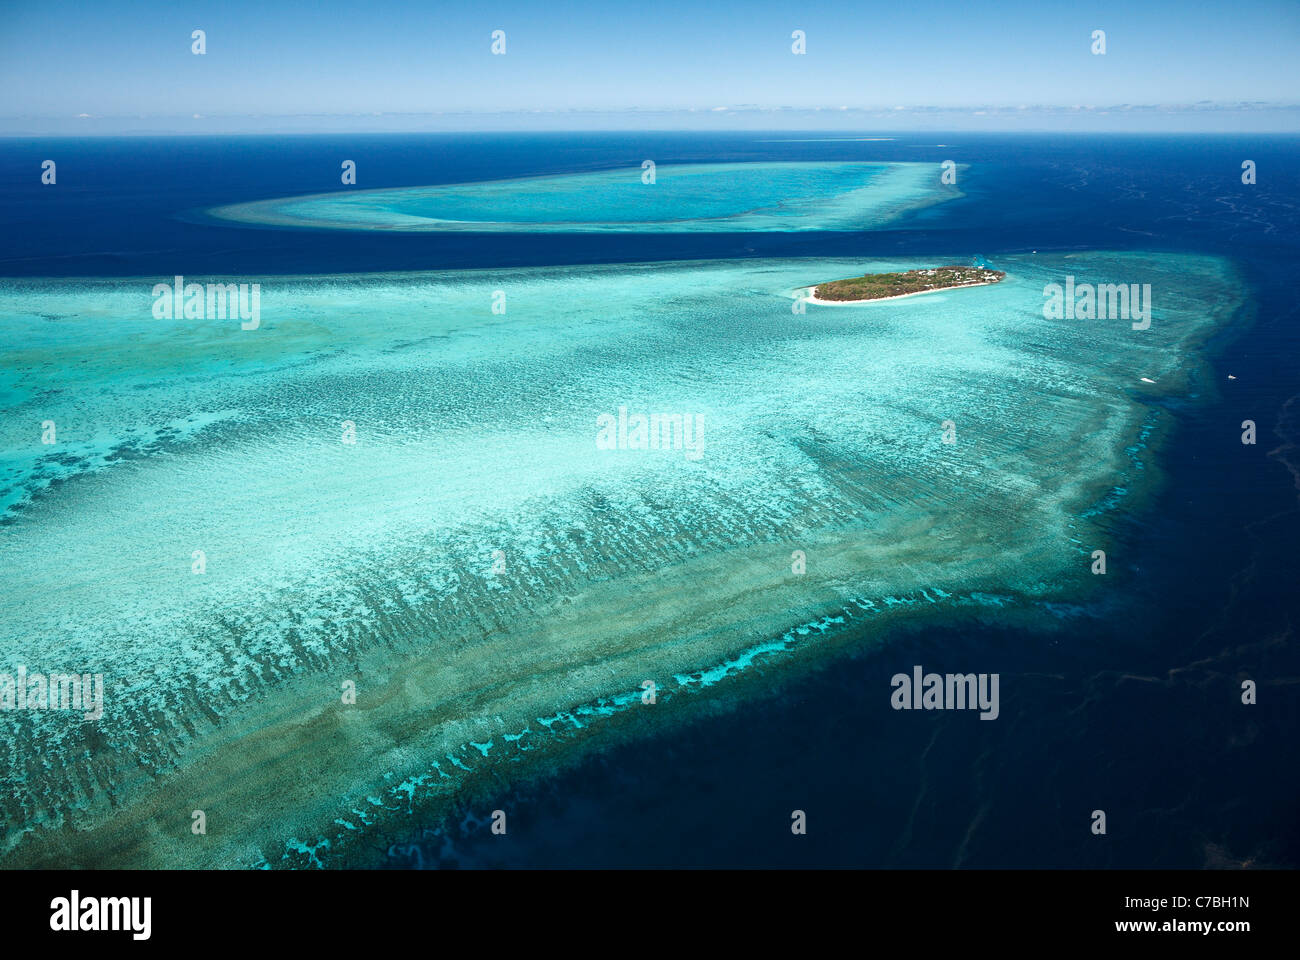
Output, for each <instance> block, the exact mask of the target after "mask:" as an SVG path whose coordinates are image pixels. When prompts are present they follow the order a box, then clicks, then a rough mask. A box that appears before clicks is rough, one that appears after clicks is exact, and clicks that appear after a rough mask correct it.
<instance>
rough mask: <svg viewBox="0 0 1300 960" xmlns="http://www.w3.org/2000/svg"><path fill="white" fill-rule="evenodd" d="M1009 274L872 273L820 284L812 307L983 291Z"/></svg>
mask: <svg viewBox="0 0 1300 960" xmlns="http://www.w3.org/2000/svg"><path fill="white" fill-rule="evenodd" d="M1005 276H1006V274H1005V273H1003V272H1002V271H1001V270H990V269H988V268H987V267H963V266H957V265H953V266H947V267H929V268H927V269H924V270H908V271H906V272H904V273H868V274H865V275H864V276H861V277H850V278H849V279H847V280H832V281H830V282H829V283H819V284H818V285H817V286H815V287H813V288H812V290H811V291H809V297H808V299H809V302H811V303H860V302H862V301H864V300H892V299H894V298H895V297H912V296H915V295H917V294H918V293H933V292H934V291H936V290H950V289H952V288H954V287H982V286H984V285H986V284H990V283H997V282H998V281H999V280H1001V279H1002V278H1003V277H1005Z"/></svg>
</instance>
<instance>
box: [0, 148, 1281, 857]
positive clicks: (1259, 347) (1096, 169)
mask: <svg viewBox="0 0 1300 960" xmlns="http://www.w3.org/2000/svg"><path fill="white" fill-rule="evenodd" d="M870 135H872V136H882V135H884V134H870ZM800 136H802V137H807V138H810V140H813V138H816V137H817V136H818V135H817V134H804V135H792V134H788V133H783V134H754V133H743V134H741V133H735V134H726V135H720V134H719V135H701V134H674V133H657V134H656V133H646V134H552V135H486V134H484V135H403V136H346V137H340V136H320V137H312V136H297V137H284V138H277V137H245V138H241V137H223V138H199V137H192V138H179V137H178V138H163V139H150V138H122V139H97V140H72V139H60V140H40V141H33V140H23V139H8V140H0V277H95V276H171V275H173V274H186V275H196V276H198V275H250V274H251V275H260V276H265V275H269V274H335V273H354V272H356V273H360V272H373V271H408V270H433V269H445V268H456V267H487V266H494V267H501V266H511V265H519V266H524V265H547V264H565V263H575V264H576V263H597V262H620V261H646V260H669V259H700V258H732V257H765V256H820V255H826V256H832V255H833V256H856V255H862V256H864V257H865V256H917V257H919V256H926V255H934V256H944V257H951V256H953V255H964V256H983V257H985V258H988V260H989V261H990V262H991V263H992V264H993V265H994V266H996V263H997V256H998V255H999V254H1001V253H1013V252H1014V253H1020V252H1027V251H1030V250H1037V251H1040V252H1044V251H1068V250H1075V249H1077V250H1085V249H1093V250H1096V249H1102V250H1129V249H1133V250H1158V251H1191V252H1200V253H1211V254H1217V255H1222V256H1226V257H1230V258H1232V259H1233V260H1234V262H1235V263H1236V264H1237V265H1238V266H1239V268H1240V269H1241V271H1242V274H1243V276H1244V277H1245V278H1246V281H1247V282H1248V283H1249V285H1250V290H1249V294H1250V300H1251V309H1250V310H1248V311H1247V312H1246V313H1247V316H1244V317H1243V318H1242V321H1241V323H1240V324H1239V325H1238V327H1237V328H1235V329H1233V330H1229V331H1226V332H1224V333H1223V334H1222V335H1220V336H1219V337H1218V338H1217V339H1216V340H1215V341H1214V343H1213V344H1212V349H1211V362H1212V367H1213V371H1214V384H1215V386H1216V390H1215V391H1212V392H1210V393H1207V395H1206V396H1205V397H1202V398H1200V399H1199V400H1196V401H1194V402H1188V403H1180V404H1179V405H1178V406H1177V407H1175V408H1174V409H1173V413H1174V416H1175V418H1176V421H1177V424H1178V426H1177V429H1176V431H1175V433H1174V435H1173V438H1172V440H1171V442H1170V443H1169V444H1168V445H1167V447H1165V448H1164V449H1163V451H1162V457H1163V460H1162V466H1163V467H1164V468H1165V470H1166V471H1167V479H1168V482H1167V484H1166V486H1165V487H1164V489H1163V490H1162V492H1161V493H1160V495H1159V497H1158V499H1157V501H1156V502H1155V504H1154V505H1153V506H1152V507H1150V508H1149V509H1147V510H1145V511H1144V512H1143V513H1141V514H1139V515H1126V516H1124V517H1123V519H1122V521H1119V522H1122V523H1123V525H1124V527H1123V530H1122V531H1121V533H1122V535H1123V538H1124V541H1125V542H1126V544H1127V545H1128V549H1127V550H1126V551H1125V556H1124V558H1123V560H1122V561H1117V564H1116V569H1115V570H1114V571H1113V573H1114V574H1115V575H1116V577H1117V579H1119V580H1121V581H1122V589H1121V591H1119V592H1120V593H1121V594H1122V599H1116V600H1115V601H1113V602H1111V603H1110V604H1108V605H1107V606H1106V608H1105V609H1095V608H1090V609H1072V608H1061V609H1054V610H1045V611H1044V616H1047V617H1055V618H1057V620H1058V621H1059V622H1058V624H1057V626H1056V628H1055V629H1052V630H1044V631H1041V632H1035V631H1029V630H1025V631H1011V630H1008V629H1006V628H1002V627H998V626H996V625H994V624H992V623H979V622H969V623H967V624H965V625H964V626H961V627H945V628H942V629H938V628H927V629H918V630H915V631H913V632H911V633H908V634H905V635H898V636H894V637H891V638H890V641H889V643H888V644H886V645H885V647H884V648H883V649H877V648H876V647H875V646H874V645H872V644H868V643H864V644H863V645H862V650H863V651H864V652H862V653H859V654H857V655H842V656H839V657H837V658H835V659H828V660H826V661H824V662H823V663H822V664H821V666H820V668H819V669H818V670H817V671H816V672H814V673H812V674H804V673H800V674H797V675H794V674H792V675H789V676H786V675H783V674H782V671H781V669H780V667H779V666H771V665H770V666H767V667H761V668H759V670H760V672H762V673H763V675H764V677H765V678H766V680H767V685H768V688H769V689H768V690H766V691H765V692H764V691H762V690H756V689H755V687H756V685H755V684H753V683H751V684H749V685H748V687H747V690H748V694H747V696H746V697H745V698H743V699H737V700H736V701H735V702H731V703H719V704H717V707H716V710H715V711H713V712H711V713H710V714H709V715H708V716H707V718H701V719H699V720H697V721H695V722H692V723H689V724H686V725H684V726H681V727H675V728H674V729H672V730H669V731H663V732H659V733H648V734H647V735H646V736H644V737H642V738H640V739H637V740H634V741H632V742H629V743H626V744H624V745H622V746H619V747H617V748H614V749H611V750H608V751H606V752H605V753H603V754H601V755H599V756H596V757H593V758H591V759H588V760H586V761H583V762H582V763H581V764H579V765H577V766H575V767H573V768H570V769H568V770H565V771H561V772H559V773H557V774H556V775H554V776H552V777H550V778H548V779H544V780H540V781H537V782H534V783H531V784H526V785H522V786H517V787H514V788H511V789H510V790H508V791H505V792H503V794H502V796H501V797H498V798H495V799H493V800H490V801H486V802H484V803H482V804H479V805H477V806H475V807H474V809H471V810H467V811H466V818H465V820H464V823H463V824H460V825H457V824H452V825H450V826H445V825H441V824H429V825H419V824H417V825H416V826H415V827H413V828H412V830H411V832H410V833H409V834H408V835H403V836H395V837H390V838H385V843H386V844H387V843H390V842H391V844H392V847H393V849H394V850H396V851H400V852H399V853H396V854H394V855H393V856H392V857H391V858H390V861H389V862H391V864H392V865H393V866H408V865H413V864H417V863H418V864H419V865H423V866H462V867H472V866H498V865H501V866H529V867H542V866H634V865H652V866H696V865H698V866H845V867H848V866H871V867H876V866H878V867H949V866H963V867H1030V866H1033V867H1133V868H1142V867H1201V866H1209V867H1227V866H1235V865H1242V864H1250V865H1255V866H1290V867H1295V866H1300V763H1298V762H1297V761H1298V760H1300V756H1298V754H1300V750H1298V749H1297V744H1296V740H1295V736H1294V733H1295V731H1296V730H1297V729H1298V728H1300V696H1298V694H1300V655H1298V653H1297V644H1296V637H1295V631H1296V627H1297V624H1298V623H1300V551H1298V550H1297V546H1298V545H1300V511H1298V510H1297V506H1298V504H1297V496H1298V493H1300V308H1298V307H1297V302H1296V294H1295V290H1294V285H1295V283H1296V279H1297V273H1298V271H1297V269H1296V265H1297V263H1298V262H1300V137H1289V136H1288V137H1281V136H1259V137H1242V136H1195V137H1192V136H1185V137H1173V136H1168V137H1140V136H1091V135H1089V136H1084V135H1053V136H1048V135H1017V136H997V135H973V134H967V133H961V134H958V133H949V134H934V133H927V134H900V135H898V136H897V139H895V140H892V141H880V142H866V141H859V142H842V141H834V140H823V141H820V142H818V141H815V140H813V142H782V141H785V140H790V139H791V138H795V137H800ZM941 145H942V146H941ZM341 157H347V158H351V159H354V160H356V162H357V168H358V184H357V186H358V188H360V189H370V188H379V187H390V186H414V185H424V184H437V183H453V182H469V181H479V180H488V179H497V178H504V177H522V176H530V175H538V174H549V173H566V172H576V171H584V170H601V169H611V168H617V167H622V166H628V167H633V168H635V167H639V165H640V163H641V161H642V160H643V159H646V158H653V159H654V160H655V161H656V162H657V163H659V164H667V163H674V162H719V161H743V160H908V161H932V162H935V163H936V164H937V163H939V162H940V161H942V160H945V159H954V160H957V161H958V162H959V163H965V164H970V168H969V171H968V172H966V173H965V174H964V175H963V180H962V182H961V183H959V187H960V188H961V190H962V191H963V192H964V193H965V197H964V198H962V199H960V200H957V201H954V202H949V203H944V204H941V205H938V206H934V207H930V208H927V209H925V210H923V211H921V212H919V213H916V214H913V215H911V216H909V217H906V218H904V219H902V220H900V221H897V222H896V223H895V224H894V225H893V228H892V229H887V230H878V231H871V232H862V233H788V234H754V233H748V234H743V235H742V234H704V233H696V234H691V235H681V236H677V235H671V234H641V235H626V236H618V235H608V234H605V235H591V234H586V235H555V234H548V235H522V234H520V235H509V234H499V233H497V234H492V235H472V234H463V233H457V234H454V235H446V234H385V233H382V232H377V231H368V232H355V233H350V232H346V231H309V230H280V229H261V228H251V227H243V226H235V225H231V224H227V223H217V222H214V221H210V220H208V219H207V218H206V217H205V216H204V214H203V213H202V211H203V210H204V209H206V208H209V207H212V206H216V205H220V204H227V203H236V202H243V201H249V200H254V199H261V198H272V197H280V196H287V195H292V194H306V193H317V192H327V191H332V190H334V189H336V188H337V186H338V178H339V160H340V158H341ZM50 158H53V159H55V160H56V161H57V163H58V185H57V188H55V189H51V188H48V187H43V186H42V185H41V183H40V169H41V167H40V165H41V162H42V161H43V160H45V159H50ZM1247 159H1250V160H1254V161H1255V163H1256V165H1257V171H1258V174H1257V175H1258V182H1257V183H1256V184H1253V185H1245V184H1242V182H1241V163H1242V161H1243V160H1247ZM1229 374H1231V375H1232V376H1233V377H1234V378H1235V379H1232V380H1229V379H1228V375H1229ZM1211 393H1212V394H1213V395H1211ZM1245 419H1253V420H1254V421H1256V423H1257V424H1258V427H1259V435H1260V438H1259V443H1258V445H1257V446H1255V447H1243V445H1242V444H1241V442H1240V424H1241V422H1242V421H1243V420H1245ZM963 658H965V659H968V660H969V661H970V662H971V663H972V664H974V663H978V664H980V669H981V670H988V671H995V672H999V673H1000V674H1001V676H1002V691H1003V693H1002V715H1001V717H1000V719H999V720H998V721H997V722H995V723H981V722H980V721H979V719H978V717H977V716H976V715H975V714H973V713H969V712H962V711H955V712H952V713H947V714H945V715H943V716H941V717H936V715H935V714H925V715H920V714H913V713H908V712H903V713H898V712H895V711H893V710H891V709H890V708H889V705H888V699H887V697H886V696H884V695H882V694H881V691H882V690H887V689H888V678H889V677H890V676H891V675H892V674H894V673H895V672H897V671H898V670H899V669H906V668H907V667H910V665H912V664H926V663H937V662H940V661H943V662H945V663H956V662H959V661H960V660H962V659H963ZM1243 679H1253V680H1255V681H1256V682H1257V684H1258V688H1259V694H1258V696H1259V702H1258V704H1257V705H1255V706H1252V707H1245V706H1243V705H1242V704H1241V703H1240V698H1239V689H1240V683H1241V681H1242V680H1243ZM497 806H509V808H510V809H511V810H512V811H513V814H512V821H511V831H510V836H511V842H510V843H509V844H503V843H501V842H499V838H497V837H494V836H492V835H491V834H490V833H489V832H488V830H487V829H486V827H485V826H484V825H483V824H482V822H481V819H480V818H482V817H483V816H484V814H485V812H486V811H490V810H491V809H493V808H494V807H497ZM796 808H799V809H805V810H807V811H808V814H809V821H808V822H809V828H808V835H807V836H806V837H794V836H792V835H791V834H790V831H789V830H788V829H787V828H786V827H787V825H788V823H789V817H790V811H791V810H792V809H796ZM1097 808H1102V809H1105V810H1106V811H1107V816H1108V831H1107V834H1106V835H1105V836H1102V837H1098V836H1094V835H1092V833H1091V832H1090V830H1089V829H1088V827H1089V823H1090V821H1089V816H1090V813H1091V811H1092V810H1094V809H1097ZM417 851H418V852H417Z"/></svg>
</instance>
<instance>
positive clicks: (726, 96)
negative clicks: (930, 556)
mask: <svg viewBox="0 0 1300 960" xmlns="http://www.w3.org/2000/svg"><path fill="white" fill-rule="evenodd" d="M195 28H201V29H203V30H205V31H206V32H207V54H206V55H205V56H201V57H200V56H194V55H193V54H191V52H190V43H191V41H190V32H191V31H192V30H193V29H195ZM495 29H502V30H505V31H506V36H507V53H506V55H505V56H492V55H491V53H490V50H489V48H490V43H491V39H490V35H491V32H492V31H493V30H495ZM795 29H802V30H804V31H805V32H806V34H807V54H806V55H805V56H795V55H793V54H792V53H791V50H790V44H791V39H790V34H791V31H793V30H795ZM1094 29H1102V30H1105V31H1106V37H1107V53H1106V55H1105V56H1093V55H1092V54H1091V53H1090V51H1089V46H1090V42H1091V41H1090V34H1091V32H1092V31H1093V30H1094ZM1298 54H1300V2H1298V0H1240V2H1233V3H1227V2H1221V0H1212V2H1200V0H1179V2H1168V0H1154V2H1145V3H1144V2H1139V0H1127V2H1114V3H1111V2H1106V3H1087V2H1079V3H1067V2H1053V0H1041V2H1026V3H1019V2H1006V3H1003V2H998V3H983V4H978V3H951V2H947V0H932V2H923V3H912V2H908V3H903V2H895V3H888V4H882V3H875V2H870V0H865V2H862V0H859V2H836V3H805V2H773V0H749V2H735V3H732V2H725V0H724V2H710V0H691V2H677V0H641V2H639V3H624V2H617V0H609V2H605V3H595V2H592V3H575V2H555V0H551V2H545V0H533V2H530V3H494V2H482V3H445V2H439V0H422V2H386V0H360V2H355V3H335V2H330V0H313V2H276V0H256V2H248V0H224V2H212V3H187V2H183V0H182V2H170V3H168V2H157V0H150V2H142V0H136V2H132V0H124V2H114V3H102V4H101V3H87V2H84V0H82V2H66V0H47V2H34V0H33V2H8V0H6V2H4V3H3V13H0V118H4V123H3V128H0V129H14V128H15V127H22V126H23V125H24V123H25V124H26V125H27V126H32V125H33V124H36V125H39V123H41V122H45V121H58V122H64V121H70V120H71V119H72V118H76V117H77V116H78V115H79V114H88V115H89V119H92V120H93V121H95V125H96V128H97V129H103V124H104V123H106V122H108V120H109V119H110V118H119V119H121V120H123V121H127V120H129V121H130V123H132V124H136V125H138V124H139V123H140V121H141V119H142V118H143V119H144V120H146V121H148V122H158V123H160V122H161V121H162V118H171V119H169V120H168V121H167V122H168V124H174V122H175V118H187V119H188V118H192V117H193V115H194V114H199V115H200V117H202V118H205V119H206V118H216V117H224V118H232V117H247V116H250V115H262V116H264V117H265V116H268V115H271V116H274V115H295V114H298V115H301V114H312V115H322V114H329V115H373V114H376V113H382V114H431V113H439V112H442V113H460V112H475V113H483V112H486V113H494V112H520V111H524V112H526V111H534V110H543V111H571V110H579V111H589V110H600V111H624V110H660V111H687V110H695V111H697V112H705V113H707V112H709V111H713V110H714V108H717V107H728V108H737V107H741V108H744V107H764V108H773V107H796V108H814V107H821V108H829V109H832V110H833V109H837V108H839V107H843V106H847V107H850V108H854V109H860V108H864V109H870V110H894V109H895V108H896V107H900V106H901V107H905V108H918V107H946V108H960V109H962V110H966V109H970V110H974V109H978V108H981V107H986V106H992V107H1004V108H1011V109H1015V108H1018V107H1021V106H1028V107H1032V106H1036V105H1047V106H1053V107H1074V106H1095V107H1107V106H1114V105H1120V104H1140V105H1150V104H1191V103H1196V102H1198V101H1214V102H1216V103H1233V102H1237V101H1267V102H1285V103H1290V104H1296V103H1297V102H1298V101H1300V56H1298ZM900 112H901V111H900ZM16 118H20V119H21V121H22V122H18V120H17V119H16ZM83 119H85V118H83ZM110 125H111V124H110ZM663 125H671V124H663ZM553 126H555V127H557V128H566V127H571V126H572V123H566V122H564V117H563V114H560V115H556V116H555V117H554V123H553Z"/></svg>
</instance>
